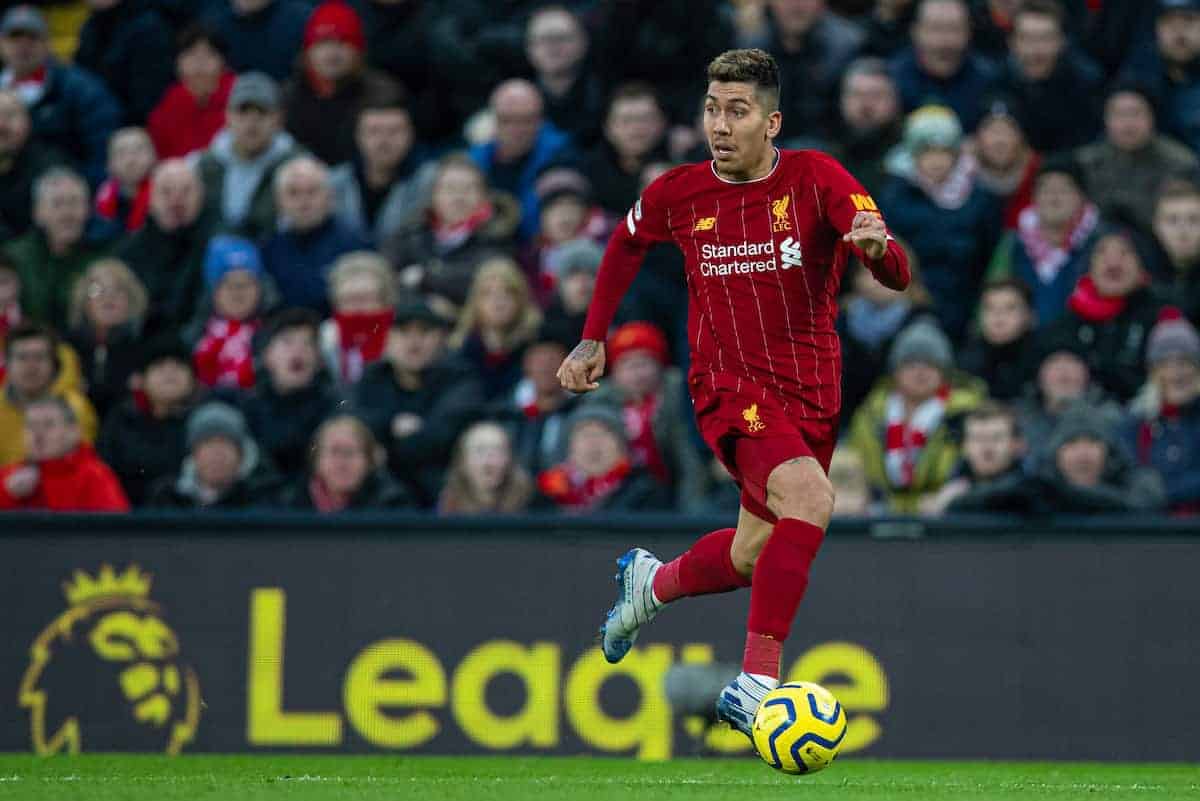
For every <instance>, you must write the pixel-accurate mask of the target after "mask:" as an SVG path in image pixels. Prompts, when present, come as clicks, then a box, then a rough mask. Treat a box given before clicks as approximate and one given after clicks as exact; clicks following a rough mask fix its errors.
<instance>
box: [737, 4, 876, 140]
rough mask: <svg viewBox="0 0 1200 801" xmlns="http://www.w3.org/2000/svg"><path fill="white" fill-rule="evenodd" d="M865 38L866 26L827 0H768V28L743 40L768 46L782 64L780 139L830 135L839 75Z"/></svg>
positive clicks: (840, 76) (818, 138)
mask: <svg viewBox="0 0 1200 801" xmlns="http://www.w3.org/2000/svg"><path fill="white" fill-rule="evenodd" d="M862 42H863V33H862V30H861V29H860V28H859V27H858V26H857V25H854V24H853V23H851V22H849V21H847V20H844V19H842V18H841V17H839V16H837V15H836V14H834V13H833V12H831V11H829V9H828V8H826V3H825V0H767V3H766V25H765V26H764V30H763V31H762V33H761V35H759V36H755V37H752V38H751V39H750V41H748V42H746V43H745V46H748V47H760V48H762V49H763V50H766V51H767V52H769V53H770V54H771V55H773V56H774V57H775V60H776V62H777V63H778V64H779V84H780V87H781V89H782V90H783V91H782V94H781V96H780V99H779V110H780V111H782V112H783V131H782V133H781V140H783V141H784V142H785V143H787V144H788V146H793V143H806V144H807V146H813V145H814V144H815V143H819V142H821V141H823V140H826V139H830V138H831V134H832V133H833V130H832V125H831V122H832V121H833V118H834V113H833V111H834V103H835V98H836V95H837V91H838V81H839V79H841V78H842V74H843V73H844V72H845V70H846V65H847V64H849V63H850V61H851V59H853V58H854V56H855V55H856V54H857V53H858V50H859V48H860V47H861V46H862Z"/></svg>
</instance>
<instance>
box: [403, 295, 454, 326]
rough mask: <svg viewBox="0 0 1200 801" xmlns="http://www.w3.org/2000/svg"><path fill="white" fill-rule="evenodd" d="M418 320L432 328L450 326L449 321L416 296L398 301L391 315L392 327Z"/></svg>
mask: <svg viewBox="0 0 1200 801" xmlns="http://www.w3.org/2000/svg"><path fill="white" fill-rule="evenodd" d="M414 321H418V322H422V323H425V324H426V325H430V326H432V327H434V328H450V327H451V325H450V321H449V320H447V319H446V318H445V317H442V316H441V315H440V314H438V313H437V312H435V311H434V310H433V308H432V307H431V306H430V305H429V304H428V303H426V302H425V301H424V300H422V299H420V298H418V299H416V300H409V301H404V302H402V303H400V305H398V306H397V307H396V313H395V314H394V315H392V328H399V327H400V326H403V325H407V324H408V323H411V322H414Z"/></svg>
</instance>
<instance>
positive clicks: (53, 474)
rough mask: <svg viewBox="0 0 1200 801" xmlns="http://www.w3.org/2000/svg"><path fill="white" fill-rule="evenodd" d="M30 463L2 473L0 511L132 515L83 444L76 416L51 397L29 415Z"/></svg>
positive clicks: (118, 490)
mask: <svg viewBox="0 0 1200 801" xmlns="http://www.w3.org/2000/svg"><path fill="white" fill-rule="evenodd" d="M24 427H25V432H24V434H25V443H26V445H25V453H26V461H25V462H18V463H15V464H10V465H8V466H7V467H4V468H0V509H46V510H49V511H55V512H128V511H129V501H128V500H127V499H126V497H125V493H124V492H123V491H122V490H121V484H120V482H118V481H117V477H116V476H115V475H113V472H112V470H110V469H109V467H108V465H106V464H105V463H104V462H102V461H100V458H99V457H98V456H96V452H95V451H94V450H92V446H91V445H88V444H87V443H85V442H83V441H82V438H81V433H80V428H79V421H78V419H77V418H76V417H75V410H74V408H72V407H71V405H70V404H69V403H67V402H66V401H65V400H63V399H62V398H57V397H49V398H43V399H41V400H37V401H34V402H33V403H30V404H29V406H28V407H27V408H26V409H25V426H24Z"/></svg>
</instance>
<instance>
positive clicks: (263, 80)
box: [225, 72, 280, 111]
mask: <svg viewBox="0 0 1200 801" xmlns="http://www.w3.org/2000/svg"><path fill="white" fill-rule="evenodd" d="M279 104H280V98H279V84H277V83H275V79H274V78H272V77H271V76H270V75H267V74H266V73H265V72H243V73H242V74H241V75H239V76H238V77H237V80H235V81H234V82H233V89H232V90H230V92H229V102H228V103H226V104H225V107H226V108H228V109H229V110H231V111H237V110H238V109H240V108H243V107H245V106H254V107H255V108H260V109H263V110H265V111H274V110H275V109H277V108H279Z"/></svg>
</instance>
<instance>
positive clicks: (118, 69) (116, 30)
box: [75, 0, 175, 157]
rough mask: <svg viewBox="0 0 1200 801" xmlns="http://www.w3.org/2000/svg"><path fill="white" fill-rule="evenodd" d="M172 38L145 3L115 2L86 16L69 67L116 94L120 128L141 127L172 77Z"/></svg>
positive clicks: (143, 0)
mask: <svg viewBox="0 0 1200 801" xmlns="http://www.w3.org/2000/svg"><path fill="white" fill-rule="evenodd" d="M173 36H174V33H173V31H172V30H171V28H170V26H169V25H168V24H167V21H166V20H165V19H163V17H162V16H161V15H160V14H159V12H158V10H157V9H156V8H155V7H154V6H153V5H152V4H151V2H149V0H119V2H118V3H117V4H116V5H114V6H112V7H111V8H107V9H104V10H102V11H95V10H94V11H92V13H91V14H90V15H89V16H88V18H87V22H85V23H84V24H83V29H82V30H80V31H79V48H78V49H77V50H76V51H75V64H76V65H77V66H80V67H84V68H86V69H88V70H90V71H91V72H92V74H94V75H95V76H96V77H98V78H100V80H102V81H103V82H104V85H105V86H106V87H108V89H109V90H110V91H111V92H113V94H115V95H116V97H117V100H118V101H119V102H120V104H121V108H122V110H123V111H124V112H125V116H124V123H123V124H125V125H142V124H143V123H144V122H145V121H146V117H147V116H148V115H149V114H150V110H151V109H152V108H154V106H155V105H156V104H157V103H158V101H159V98H161V97H162V95H163V92H164V91H166V88H167V87H168V86H169V85H170V84H171V79H172V78H173V77H174V75H175V47H174V40H173ZM159 156H160V157H161V156H162V154H161V153H160V154H159Z"/></svg>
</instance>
